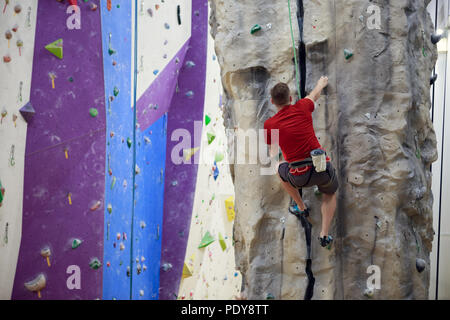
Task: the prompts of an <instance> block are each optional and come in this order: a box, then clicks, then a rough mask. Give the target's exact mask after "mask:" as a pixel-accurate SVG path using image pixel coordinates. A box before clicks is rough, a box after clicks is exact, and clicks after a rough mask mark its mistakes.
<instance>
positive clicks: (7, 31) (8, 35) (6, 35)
mask: <svg viewBox="0 0 450 320" xmlns="http://www.w3.org/2000/svg"><path fill="white" fill-rule="evenodd" d="M12 36H13V35H12V32H11V31H10V30H6V32H5V38H6V39H7V40H8V48H9V47H10V40H11V39H12Z"/></svg>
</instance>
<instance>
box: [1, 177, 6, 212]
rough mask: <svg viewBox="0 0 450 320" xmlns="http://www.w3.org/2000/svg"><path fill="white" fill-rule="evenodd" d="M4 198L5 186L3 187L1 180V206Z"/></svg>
mask: <svg viewBox="0 0 450 320" xmlns="http://www.w3.org/2000/svg"><path fill="white" fill-rule="evenodd" d="M4 198H5V188H3V186H2V182H1V180H0V207H1V206H2V203H3V199H4Z"/></svg>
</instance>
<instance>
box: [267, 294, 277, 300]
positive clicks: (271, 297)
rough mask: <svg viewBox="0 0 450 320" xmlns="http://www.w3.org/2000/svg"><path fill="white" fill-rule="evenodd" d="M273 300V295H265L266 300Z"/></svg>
mask: <svg viewBox="0 0 450 320" xmlns="http://www.w3.org/2000/svg"><path fill="white" fill-rule="evenodd" d="M274 299H275V297H274V296H273V294H271V293H268V294H267V296H266V300H274Z"/></svg>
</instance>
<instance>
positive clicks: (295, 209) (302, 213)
mask: <svg viewBox="0 0 450 320" xmlns="http://www.w3.org/2000/svg"><path fill="white" fill-rule="evenodd" d="M289 212H290V213H292V214H293V215H294V216H296V217H297V218H299V219H300V217H302V216H303V217H306V218H307V217H309V209H308V208H306V209H305V210H304V211H302V210H300V209H299V207H298V205H297V204H294V205H291V206H290V207H289Z"/></svg>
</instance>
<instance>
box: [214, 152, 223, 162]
mask: <svg viewBox="0 0 450 320" xmlns="http://www.w3.org/2000/svg"><path fill="white" fill-rule="evenodd" d="M223 159H224V155H223V153H222V152H219V151H217V152H216V155H215V156H214V161H215V162H220V161H222V160H223Z"/></svg>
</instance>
